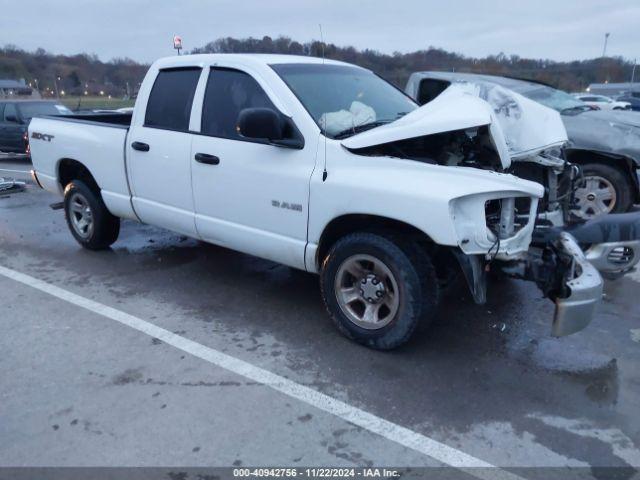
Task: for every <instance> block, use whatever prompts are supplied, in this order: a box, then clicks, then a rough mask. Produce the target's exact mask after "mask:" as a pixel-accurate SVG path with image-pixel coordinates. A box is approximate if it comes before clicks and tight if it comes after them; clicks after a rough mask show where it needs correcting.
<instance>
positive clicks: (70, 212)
mask: <svg viewBox="0 0 640 480" xmlns="http://www.w3.org/2000/svg"><path fill="white" fill-rule="evenodd" d="M64 212H65V218H66V220H67V225H68V227H69V230H70V231H71V234H72V235H73V237H74V238H75V239H76V241H77V242H78V243H79V244H80V245H82V246H83V247H84V248H87V249H89V250H101V249H104V248H108V247H109V246H110V245H111V244H113V243H114V242H115V241H116V240H117V239H118V234H119V233H120V219H119V218H118V217H114V216H113V215H112V214H111V212H109V210H107V207H106V206H105V204H104V202H103V201H102V197H101V196H100V194H99V193H98V194H96V193H95V192H94V191H93V190H92V189H91V188H89V187H88V186H87V185H86V184H85V183H84V182H82V181H80V180H73V181H72V182H70V183H69V184H68V185H67V186H66V188H65V189H64Z"/></svg>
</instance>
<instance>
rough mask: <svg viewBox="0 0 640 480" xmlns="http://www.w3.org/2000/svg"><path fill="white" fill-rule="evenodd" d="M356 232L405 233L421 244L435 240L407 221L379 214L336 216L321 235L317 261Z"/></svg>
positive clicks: (429, 243) (427, 243)
mask: <svg viewBox="0 0 640 480" xmlns="http://www.w3.org/2000/svg"><path fill="white" fill-rule="evenodd" d="M355 232H378V233H385V232H387V233H393V234H402V235H405V236H406V237H405V238H408V237H410V238H413V239H414V240H416V241H418V243H419V244H420V245H432V244H433V241H432V240H431V238H429V236H428V235H427V234H426V233H424V232H423V231H422V230H420V229H418V228H416V227H414V226H413V225H410V224H408V223H405V222H401V221H399V220H394V219H392V218H387V217H380V216H377V215H365V214H351V215H343V216H341V217H337V218H334V219H333V220H331V222H329V224H328V225H327V226H326V227H325V228H324V231H323V232H322V235H321V236H320V242H319V244H318V251H317V254H316V263H317V264H318V265H319V264H320V262H321V261H322V259H324V257H325V256H326V255H327V253H328V252H329V249H330V248H331V246H332V245H333V244H334V243H335V242H336V241H337V240H339V239H340V238H342V237H344V236H345V235H348V234H350V233H355Z"/></svg>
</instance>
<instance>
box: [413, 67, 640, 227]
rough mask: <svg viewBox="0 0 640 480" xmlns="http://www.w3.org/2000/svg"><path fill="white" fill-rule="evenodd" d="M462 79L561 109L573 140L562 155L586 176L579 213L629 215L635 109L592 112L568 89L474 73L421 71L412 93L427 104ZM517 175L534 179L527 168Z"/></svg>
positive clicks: (639, 191)
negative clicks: (629, 110) (512, 92)
mask: <svg viewBox="0 0 640 480" xmlns="http://www.w3.org/2000/svg"><path fill="white" fill-rule="evenodd" d="M457 82H476V83H477V82H480V83H486V84H490V85H491V84H493V85H499V86H501V87H504V88H506V89H508V90H511V91H514V92H516V93H518V94H520V95H522V96H524V97H527V98H529V99H531V100H534V101H536V102H539V103H541V104H543V105H545V106H547V107H549V108H553V109H554V110H556V111H558V112H559V113H560V115H561V116H562V122H563V123H564V126H565V128H566V130H567V135H568V138H569V142H568V144H567V145H566V147H565V148H564V149H563V152H562V153H560V152H557V156H563V157H564V158H565V159H566V160H568V161H569V162H570V163H572V164H577V165H579V166H580V167H581V168H582V173H583V176H584V181H583V182H582V183H581V185H579V188H578V189H577V190H576V192H575V197H576V198H575V208H573V213H574V214H575V215H576V216H577V217H579V218H582V219H587V218H593V217H595V216H597V215H600V214H603V213H623V212H627V211H630V210H631V208H632V207H633V204H634V203H636V202H640V188H639V185H638V175H639V172H640V119H639V118H638V116H637V115H636V114H635V113H633V112H619V111H615V112H613V111H592V110H591V109H590V108H589V107H588V106H586V105H585V104H584V103H582V102H581V101H579V100H577V99H575V98H574V97H572V96H571V95H569V94H568V93H565V92H563V91H561V90H557V89H554V88H552V87H550V86H548V85H544V84H541V83H536V82H531V81H526V80H519V79H513V78H506V77H498V76H494V75H480V74H472V73H450V72H417V73H414V74H412V75H411V78H410V79H409V82H408V83H407V87H406V93H407V94H409V95H410V96H411V97H412V98H415V99H417V101H418V103H420V104H421V105H422V104H425V103H428V102H430V101H431V100H433V99H434V98H436V97H437V96H438V95H439V94H440V93H441V92H443V91H444V90H445V89H446V88H447V87H449V85H451V84H452V83H457ZM516 174H518V175H522V176H523V177H524V178H530V177H529V174H528V173H527V172H516ZM547 187H548V188H549V186H547ZM553 190H554V188H551V190H550V191H553ZM560 195H562V193H560Z"/></svg>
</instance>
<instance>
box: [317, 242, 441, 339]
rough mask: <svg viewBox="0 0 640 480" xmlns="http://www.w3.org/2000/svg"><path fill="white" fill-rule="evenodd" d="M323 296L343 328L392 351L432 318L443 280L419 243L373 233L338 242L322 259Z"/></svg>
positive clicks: (331, 313) (352, 334)
mask: <svg viewBox="0 0 640 480" xmlns="http://www.w3.org/2000/svg"><path fill="white" fill-rule="evenodd" d="M320 284H321V289H322V297H323V300H324V303H325V306H326V308H327V310H328V312H329V315H330V316H331V318H332V320H333V321H334V323H335V324H336V325H337V327H338V329H339V330H340V331H341V332H342V333H343V334H344V335H346V336H347V337H348V338H350V339H352V340H354V341H356V342H359V343H362V344H364V345H366V346H368V347H371V348H375V349H379V350H388V349H392V348H395V347H398V346H400V345H402V344H404V343H405V342H407V341H408V340H409V338H410V337H411V334H412V333H413V331H414V330H415V328H416V326H417V325H418V323H419V322H420V321H429V320H431V318H432V317H433V315H434V313H435V307H436V305H437V300H438V281H437V279H436V275H435V272H434V268H433V265H432V264H431V262H430V260H429V258H428V256H427V255H426V253H425V252H423V251H422V249H420V248H419V247H418V246H417V245H416V244H414V243H412V242H406V241H400V240H398V239H395V238H393V237H388V236H383V235H377V234H373V233H354V234H350V235H347V236H346V237H344V238H342V239H340V240H338V241H337V242H336V243H335V244H334V245H333V247H332V248H331V249H330V251H329V253H328V255H327V256H326V258H325V259H324V261H323V264H322V270H321V274H320Z"/></svg>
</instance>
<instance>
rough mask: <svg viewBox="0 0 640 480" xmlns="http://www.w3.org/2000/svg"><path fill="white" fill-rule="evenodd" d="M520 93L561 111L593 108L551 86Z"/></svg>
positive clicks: (575, 111) (580, 110) (569, 111)
mask: <svg viewBox="0 0 640 480" xmlns="http://www.w3.org/2000/svg"><path fill="white" fill-rule="evenodd" d="M520 93H521V94H522V95H524V96H525V97H527V98H530V99H531V100H535V101H536V102H539V103H541V104H543V105H545V106H547V107H549V108H553V109H554V110H557V111H558V112H560V113H580V112H584V111H587V110H591V107H589V106H588V105H586V104H585V103H584V102H582V101H580V100H578V99H577V98H574V97H572V96H571V95H569V94H568V93H566V92H563V91H562V90H556V89H555V88H551V87H539V88H535V89H533V90H527V91H521V92H520Z"/></svg>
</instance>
